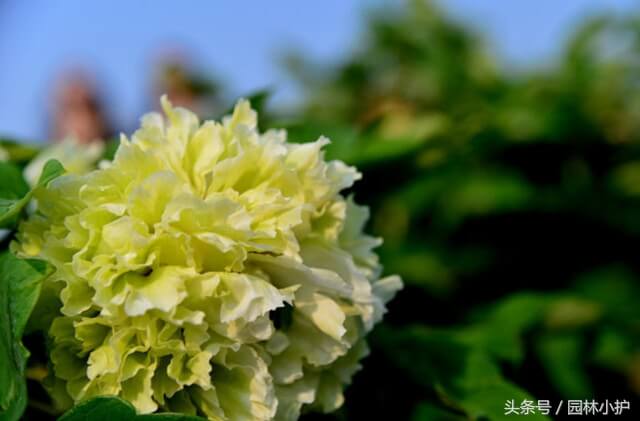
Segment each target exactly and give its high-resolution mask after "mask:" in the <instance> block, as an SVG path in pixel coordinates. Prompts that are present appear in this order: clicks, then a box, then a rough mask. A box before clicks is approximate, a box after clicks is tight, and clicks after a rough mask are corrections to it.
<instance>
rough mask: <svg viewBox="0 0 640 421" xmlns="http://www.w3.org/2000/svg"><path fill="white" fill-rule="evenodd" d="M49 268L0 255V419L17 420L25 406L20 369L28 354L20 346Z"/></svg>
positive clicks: (32, 261) (22, 375)
mask: <svg viewBox="0 0 640 421" xmlns="http://www.w3.org/2000/svg"><path fill="white" fill-rule="evenodd" d="M51 272H52V268H51V267H50V266H49V265H48V264H47V263H45V262H43V261H40V260H23V259H18V258H17V257H15V256H14V255H13V254H11V253H9V252H5V253H4V254H2V255H1V256H0V372H2V373H3V374H2V376H0V419H2V420H14V419H18V418H19V417H20V415H21V413H22V411H23V410H24V406H25V404H26V387H25V380H24V368H25V364H26V361H27V358H28V357H29V352H28V351H27V350H26V348H25V347H24V346H23V345H22V341H21V339H22V334H23V332H24V329H25V326H26V324H27V320H28V319H29V315H30V314H31V311H32V310H33V307H34V306H35V304H36V301H37V300H38V296H39V294H40V285H41V283H42V280H43V279H45V278H46V277H47V276H49V275H50V274H51Z"/></svg>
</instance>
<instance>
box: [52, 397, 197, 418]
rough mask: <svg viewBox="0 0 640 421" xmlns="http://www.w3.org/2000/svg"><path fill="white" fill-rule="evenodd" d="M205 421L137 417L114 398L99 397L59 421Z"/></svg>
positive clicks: (151, 415)
mask: <svg viewBox="0 0 640 421" xmlns="http://www.w3.org/2000/svg"><path fill="white" fill-rule="evenodd" d="M114 420H118V421H129V420H132V421H134V420H135V421H203V418H199V417H195V416H190V415H181V414H172V413H159V414H150V415H137V414H136V411H135V409H134V407H133V406H132V405H131V404H130V403H129V402H126V401H124V400H122V399H120V398H117V397H114V396H98V397H96V398H93V399H90V400H88V401H84V402H82V403H80V404H79V405H77V406H75V407H74V408H71V409H70V410H69V411H68V412H66V413H65V414H64V415H62V417H60V419H59V421H114Z"/></svg>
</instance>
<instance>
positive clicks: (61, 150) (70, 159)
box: [23, 138, 104, 186]
mask: <svg viewBox="0 0 640 421" xmlns="http://www.w3.org/2000/svg"><path fill="white" fill-rule="evenodd" d="M103 152H104V144H103V143H102V142H93V143H90V144H82V143H78V141H76V140H74V139H73V138H67V139H64V140H63V141H61V142H58V143H55V144H53V145H50V146H47V147H46V148H44V149H43V150H42V151H41V152H40V153H39V154H38V155H37V156H36V157H35V158H34V159H33V160H32V161H31V162H30V163H29V165H27V166H26V167H25V169H24V174H23V175H24V179H25V180H26V181H27V182H28V183H29V185H31V186H33V185H35V184H36V182H37V181H38V177H40V173H41V172H42V168H44V164H46V163H47V161H48V160H50V159H57V160H58V161H60V163H61V164H62V165H63V166H64V168H65V170H66V171H67V172H69V173H72V174H84V173H87V172H89V171H91V170H92V169H94V168H95V166H96V163H97V162H98V160H99V159H100V158H101V157H102V154H103Z"/></svg>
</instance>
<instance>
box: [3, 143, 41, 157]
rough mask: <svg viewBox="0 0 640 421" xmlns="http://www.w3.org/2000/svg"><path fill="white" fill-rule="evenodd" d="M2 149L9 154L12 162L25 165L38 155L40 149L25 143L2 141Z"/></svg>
mask: <svg viewBox="0 0 640 421" xmlns="http://www.w3.org/2000/svg"><path fill="white" fill-rule="evenodd" d="M0 148H1V149H4V150H5V151H6V152H7V154H8V155H9V160H10V161H12V162H19V163H25V162H28V161H30V160H31V159H33V157H34V156H36V155H37V154H38V148H37V147H35V146H30V145H27V144H26V142H25V141H16V140H11V139H0Z"/></svg>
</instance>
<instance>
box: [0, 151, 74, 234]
mask: <svg viewBox="0 0 640 421" xmlns="http://www.w3.org/2000/svg"><path fill="white" fill-rule="evenodd" d="M63 173H64V167H63V166H62V164H61V163H60V162H58V161H57V160H55V159H50V160H49V161H47V163H46V164H45V165H44V168H43V169H42V173H41V174H40V178H39V179H38V182H37V183H36V185H35V186H34V187H33V188H32V189H31V190H29V191H28V192H26V193H25V194H23V195H20V196H21V197H20V196H19V195H18V194H17V193H18V191H20V190H22V186H18V187H17V188H15V189H14V190H9V187H7V188H5V189H3V190H0V192H2V193H5V192H6V195H4V194H3V195H2V196H1V197H0V228H7V227H9V226H11V225H13V224H14V223H15V221H16V219H17V216H18V215H19V214H20V212H21V211H22V209H24V207H25V206H26V205H27V204H28V203H29V200H31V196H33V192H34V190H35V189H37V188H39V187H45V186H46V185H47V184H49V182H50V181H51V180H53V179H55V178H57V177H59V176H61V175H62V174H63ZM14 178H15V177H14ZM22 182H23V183H24V180H23V181H22ZM18 189H20V190H18Z"/></svg>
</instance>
